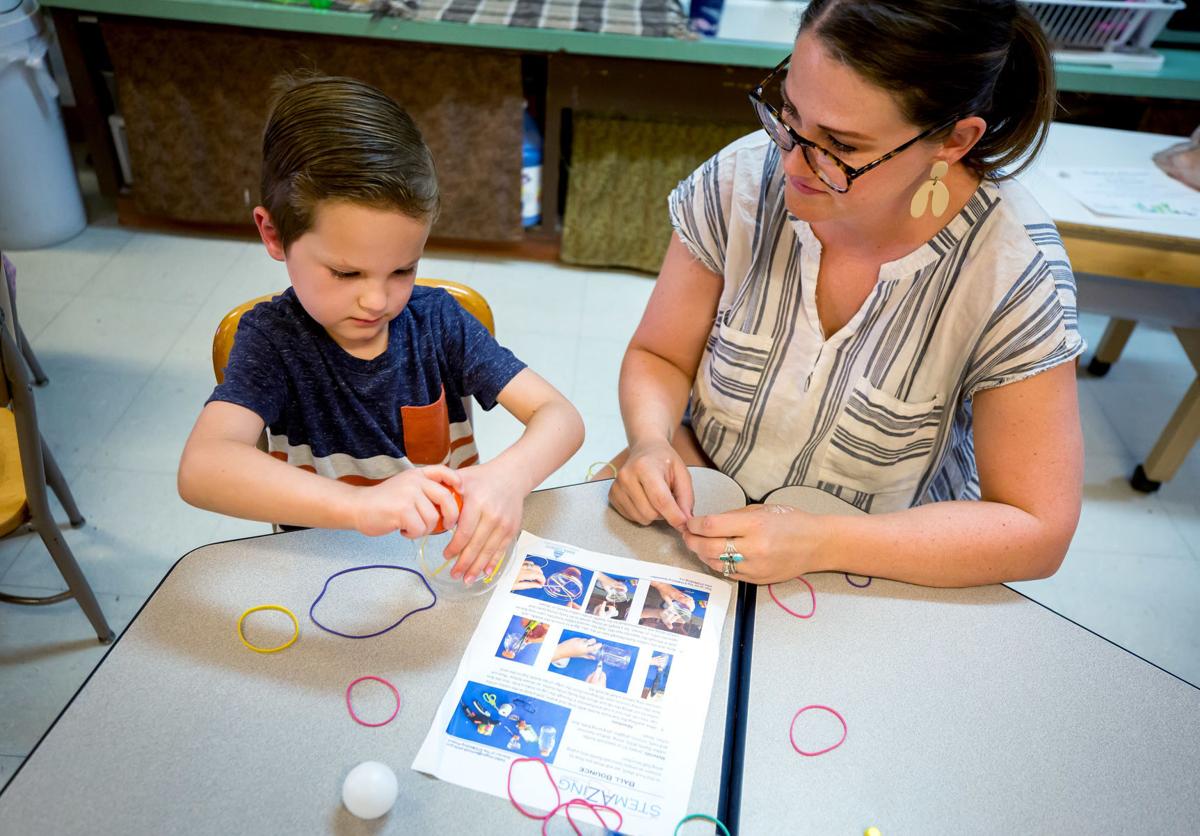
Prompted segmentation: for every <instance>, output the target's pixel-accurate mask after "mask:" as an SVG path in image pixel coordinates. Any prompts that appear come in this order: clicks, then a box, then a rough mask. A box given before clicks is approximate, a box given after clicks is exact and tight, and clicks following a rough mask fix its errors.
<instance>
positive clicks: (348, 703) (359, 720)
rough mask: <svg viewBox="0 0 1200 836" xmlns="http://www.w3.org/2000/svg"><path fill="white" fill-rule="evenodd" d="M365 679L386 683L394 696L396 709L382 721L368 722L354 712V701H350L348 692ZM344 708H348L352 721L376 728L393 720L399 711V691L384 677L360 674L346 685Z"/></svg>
mask: <svg viewBox="0 0 1200 836" xmlns="http://www.w3.org/2000/svg"><path fill="white" fill-rule="evenodd" d="M365 679H373V680H375V681H376V682H382V683H383V684H384V685H386V686H387V687H389V688H391V689H392V694H394V695H395V697H396V710H395V711H393V712H392V716H391V717H388V718H387V719H386V720H384V721H383V722H382V723H368V722H367V721H366V720H364V719H362V718H361V717H359V716H358V715H357V714H355V713H354V703H352V702H351V701H350V692H351V691H353V690H354V686H355V685H357V684H358V683H360V682H362V681H363V680H365ZM346 708H347V709H349V711H350V717H351V719H353V720H354V722H356V723H358V724H359V725H360V726H367V727H368V728H372V729H377V728H379V727H380V726H386V725H387V724H388V723H390V722H392V721H393V720H395V719H396V715H397V714H399V713H400V692H399V691H397V690H396V686H395V685H393V684H392V683H390V682H388V681H387V680H386V679H384V678H382V677H379V676H360V677H359V678H358V679H356V680H354V681H353V682H351V683H350V684H349V685H347V686H346Z"/></svg>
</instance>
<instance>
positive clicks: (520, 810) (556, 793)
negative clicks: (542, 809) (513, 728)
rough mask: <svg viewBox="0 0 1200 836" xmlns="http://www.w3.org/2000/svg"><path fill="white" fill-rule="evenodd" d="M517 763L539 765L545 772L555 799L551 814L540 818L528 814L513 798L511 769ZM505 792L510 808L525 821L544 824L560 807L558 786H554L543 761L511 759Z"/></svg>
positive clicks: (560, 800)
mask: <svg viewBox="0 0 1200 836" xmlns="http://www.w3.org/2000/svg"><path fill="white" fill-rule="evenodd" d="M519 763H540V764H541V765H542V769H544V770H546V778H547V779H548V780H549V781H550V786H552V787H554V799H555V800H554V809H553V810H552V811H551V812H549V813H546V814H544V815H541V816H538V815H535V814H533V813H531V812H529V811H528V810H526V809H525V808H524V807H522V806H521V804H520V802H518V801H517V799H516V798H515V797H514V796H513V791H512V774H513V768H514V767H516V765H517V764H519ZM505 790H506V791H507V792H508V800H509V803H510V804H512V806H513V807H515V808H516V809H517V812H518V813H520V814H521V815H522V816H524V817H525V818H527V819H535V820H537V821H541V822H545V821H546V820H547V819H549V818H550V817H551V816H553V815H554V811H556V810H558V808H559V807H561V806H562V793H560V792H559V791H558V784H556V783H555V782H554V776H553V775H551V774H550V767H549V766H547V765H546V762H545V761H544V760H542V759H541V758H513V760H512V762H511V763H509V765H508V783H507V785H506V787H505Z"/></svg>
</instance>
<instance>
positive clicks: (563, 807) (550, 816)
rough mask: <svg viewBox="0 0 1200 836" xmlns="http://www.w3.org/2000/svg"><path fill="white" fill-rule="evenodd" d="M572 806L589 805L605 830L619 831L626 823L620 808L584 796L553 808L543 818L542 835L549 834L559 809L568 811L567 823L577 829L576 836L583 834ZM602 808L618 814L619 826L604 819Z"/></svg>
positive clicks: (547, 835) (546, 835)
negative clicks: (597, 802)
mask: <svg viewBox="0 0 1200 836" xmlns="http://www.w3.org/2000/svg"><path fill="white" fill-rule="evenodd" d="M572 807H587V808H588V809H589V810H591V811H592V815H593V816H595V817H596V821H598V822H600V826H601V827H603V828H604V829H605V831H607V832H610V833H615V832H619V831H620V830H621V828H622V827H623V826H624V824H625V817H624V816H622V815H621V811H620V810H617V809H614V808H613V807H609V806H608V805H607V804H593V803H592V802H590V801H586V800H584V799H582V798H572V799H571V800H569V801H564V802H562V803H561V804H559V805H558V806H557V807H555V808H554V809H553V810H551V811H550V813H549V814H548V815H547V816H546V818H545V819H543V820H542V836H549V832H548V829H549V827H550V822H552V821H554V817H555V816H557V815H558V811H559V810H563V811H565V812H566V814H567V823H568V824H570V825H571V829H572V830H574V831H575V836H583V831H582V830H580V829H579V825H578V824H577V823H576V822H575V819H573V818H572V817H571V808H572ZM601 810H608V811H609V812H611V813H616V814H617V826H616V827H609V826H608V822H606V821H605V820H604V816H602V815H600V811H601Z"/></svg>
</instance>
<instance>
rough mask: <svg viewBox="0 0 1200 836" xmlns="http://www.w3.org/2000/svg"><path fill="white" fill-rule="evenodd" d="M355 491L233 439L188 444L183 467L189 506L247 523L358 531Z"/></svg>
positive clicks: (183, 492) (181, 489)
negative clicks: (354, 510)
mask: <svg viewBox="0 0 1200 836" xmlns="http://www.w3.org/2000/svg"><path fill="white" fill-rule="evenodd" d="M355 490H356V489H355V488H354V487H353V486H351V485H347V484H345V483H343V482H339V481H337V480H336V479H328V478H325V477H323V476H318V475H317V474H315V473H309V472H307V471H304V470H301V469H300V468H298V467H293V466H292V465H290V464H287V463H286V462H282V461H280V460H278V459H275V458H272V457H271V456H269V455H267V454H266V453H264V452H262V451H261V450H259V449H257V448H255V447H250V446H249V445H246V444H242V443H240V442H237V441H228V440H217V439H213V440H206V441H203V442H200V443H196V444H192V443H189V445H188V448H187V450H186V451H185V452H184V456H183V459H182V461H181V462H180V465H179V495H180V496H181V497H183V499H184V501H185V502H187V503H189V504H191V505H195V506H196V507H198V508H204V509H206V510H209V511H215V512H217V513H219V514H228V515H229V516H233V517H241V518H243V519H248V520H260V521H262V522H269V523H277V524H283V525H297V526H306V527H311V528H353V527H354V522H353V494H354V492H355Z"/></svg>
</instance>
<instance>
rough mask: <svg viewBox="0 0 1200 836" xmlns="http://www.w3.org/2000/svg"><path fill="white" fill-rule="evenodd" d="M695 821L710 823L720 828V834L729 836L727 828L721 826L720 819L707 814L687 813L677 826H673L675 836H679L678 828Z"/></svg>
mask: <svg viewBox="0 0 1200 836" xmlns="http://www.w3.org/2000/svg"><path fill="white" fill-rule="evenodd" d="M696 820H700V821H707V822H712V823H713V824H715V825H716V826H717V827H719V828H721V832H722V833H724V834H725V836H729V828H727V827H726V826H725V825H723V824H721V821H720V819H715V818H713V817H712V816H710V815H708V814H707V813H689V814H688V815H686V816H684V817H683V818H681V819H680V820H679V824H677V825H675V836H679V828H681V827H683V826H684V825H685V824H687V823H688V822H690V821H696Z"/></svg>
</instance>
